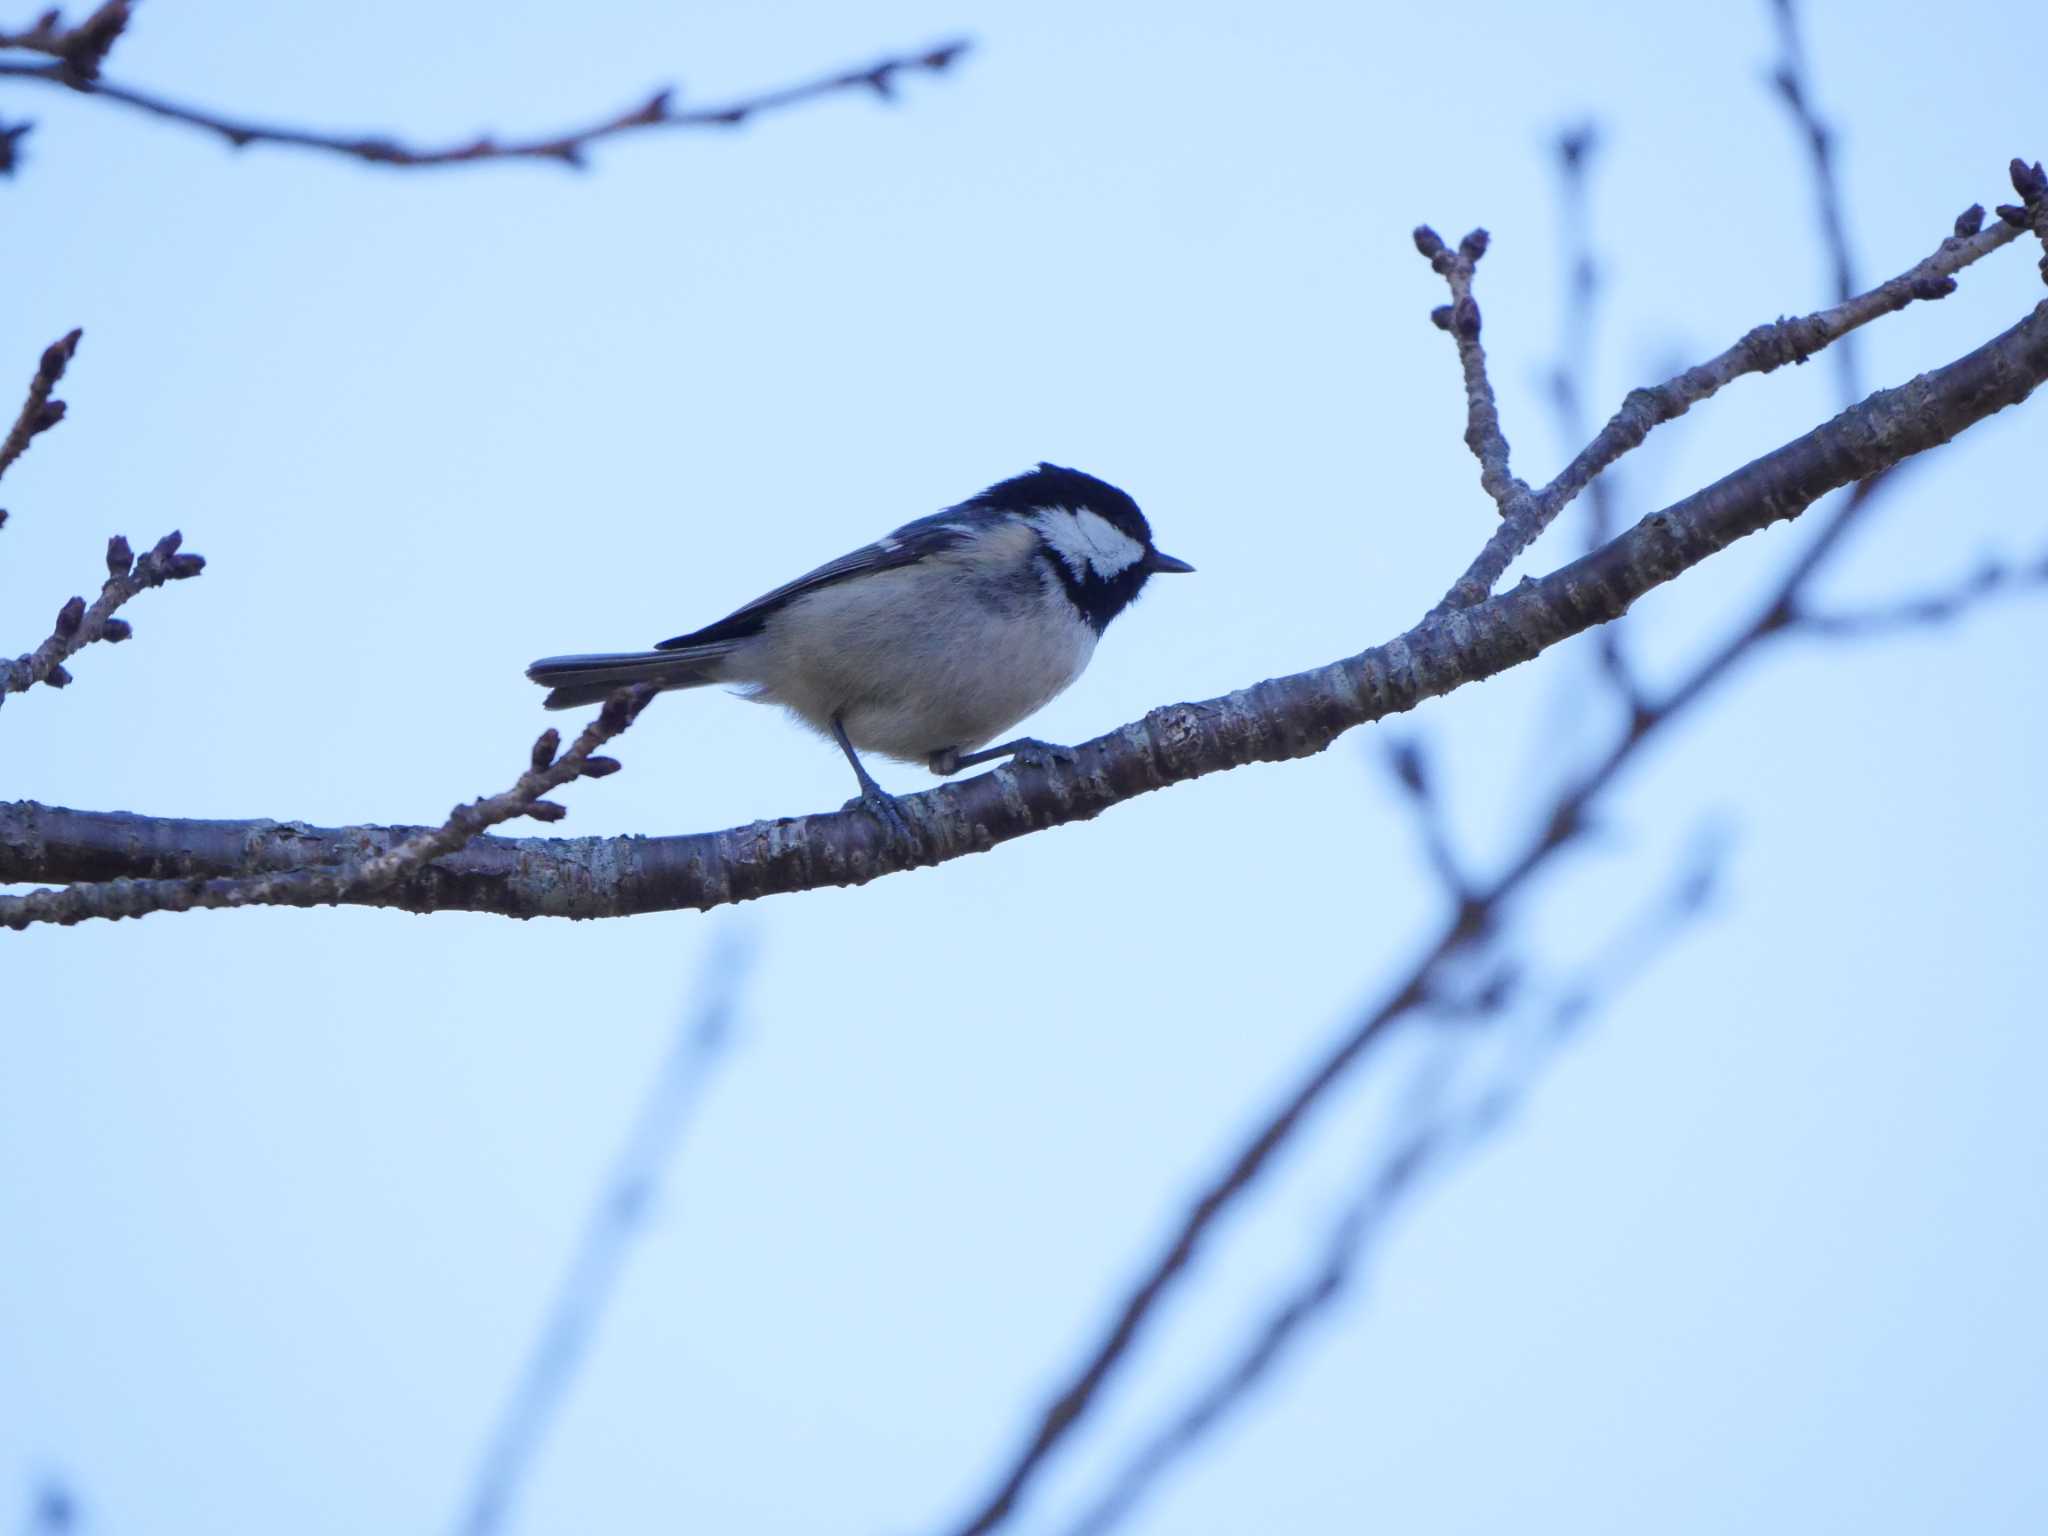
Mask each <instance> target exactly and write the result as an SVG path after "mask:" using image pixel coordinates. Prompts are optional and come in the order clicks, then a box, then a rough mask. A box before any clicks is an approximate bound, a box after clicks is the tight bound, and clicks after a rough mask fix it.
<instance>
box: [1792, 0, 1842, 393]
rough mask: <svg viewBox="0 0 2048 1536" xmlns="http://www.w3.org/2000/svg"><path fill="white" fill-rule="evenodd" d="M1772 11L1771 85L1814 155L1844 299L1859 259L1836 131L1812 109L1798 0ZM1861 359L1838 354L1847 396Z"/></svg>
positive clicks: (1830, 253) (1818, 200) (1831, 257)
mask: <svg viewBox="0 0 2048 1536" xmlns="http://www.w3.org/2000/svg"><path fill="white" fill-rule="evenodd" d="M1771 12H1772V14H1773V15H1774V16H1776V17H1777V22H1778V64H1777V67H1776V68H1775V69H1774V70H1772V72H1771V84H1772V85H1773V86H1775V87H1776V88H1777V92H1778V96H1779V99H1781V100H1782V101H1783V102H1784V103H1785V107H1786V110H1787V111H1789V112H1790V113H1791V114H1792V119H1793V122H1794V123H1795V124H1797V126H1798V128H1799V131H1800V134H1801V136H1802V137H1803V138H1804V139H1805V140H1806V147H1807V152H1808V154H1809V155H1810V156H1811V157H1812V160H1813V183H1814V187H1813V194H1814V204H1815V207H1816V210H1817V212H1818V214H1819V219H1820V234H1821V247H1822V249H1823V250H1825V251H1826V252H1827V257H1828V267H1829V276H1830V277H1831V279H1832V282H1831V284H1830V286H1831V288H1832V289H1833V291H1834V294H1835V297H1836V298H1837V299H1838V300H1840V299H1846V298H1848V297H1849V295H1850V294H1852V293H1854V292H1855V291H1856V264H1855V262H1854V260H1853V259H1852V258H1851V257H1850V254H1849V231H1848V228H1847V226H1846V225H1845V224H1844V223H1843V222H1842V189H1841V182H1840V176H1839V174H1838V172H1837V171H1836V168H1835V135H1834V130H1833V129H1832V128H1830V127H1829V126H1828V124H1827V123H1825V122H1824V121H1822V120H1821V118H1820V116H1819V115H1818V114H1817V113H1816V112H1815V111H1814V108H1813V82H1812V81H1811V79H1809V78H1808V75H1807V67H1806V49H1805V47H1804V45H1803V44H1802V43H1801V41H1800V36H1799V7H1798V5H1797V4H1796V3H1795V0H1771ZM1860 361H1861V359H1859V358H1858V356H1857V354H1856V349H1855V348H1854V347H1853V346H1851V347H1843V348H1841V349H1840V350H1838V351H1837V352H1836V353H1835V365H1836V367H1837V368H1839V369H1840V370H1841V375H1842V398H1843V399H1845V400H1854V399H1856V398H1858V397H1859V396H1861V395H1862V393H1863V382H1862V380H1863V371H1862V369H1861V367H1860V366H1859V364H1860Z"/></svg>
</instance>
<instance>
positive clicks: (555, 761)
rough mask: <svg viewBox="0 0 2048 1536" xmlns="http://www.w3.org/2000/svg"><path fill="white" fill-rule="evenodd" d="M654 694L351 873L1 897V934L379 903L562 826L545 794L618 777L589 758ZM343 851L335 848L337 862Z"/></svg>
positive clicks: (543, 743)
mask: <svg viewBox="0 0 2048 1536" xmlns="http://www.w3.org/2000/svg"><path fill="white" fill-rule="evenodd" d="M653 697H654V690H653V689H651V688H648V687H645V686H642V687H638V688H621V689H620V690H619V691H618V692H616V693H614V694H613V695H612V696H611V697H610V698H608V699H606V700H605V702H604V708H603V709H601V710H599V711H598V714H597V717H596V718H595V719H594V720H592V721H591V722H590V724H588V725H586V726H585V727H584V728H583V731H582V734H581V735H579V736H578V737H577V738H576V740H575V742H574V743H573V744H572V745H571V746H570V748H569V750H568V751H567V752H563V753H562V754H561V755H560V756H559V757H558V756H556V751H557V749H558V748H559V747H560V746H561V744H562V738H561V734H560V732H558V731H554V730H547V731H543V732H541V734H540V737H539V739H538V740H536V741H535V742H534V744H533V751H532V754H531V760H530V766H529V767H528V768H527V771H526V772H524V773H522V774H521V775H520V776H519V777H518V779H517V780H516V781H514V783H513V785H512V787H511V788H510V789H508V790H506V791H504V792H503V793H502V794H497V795H492V796H490V797H489V798H487V799H482V800H473V801H471V802H470V803H469V804H468V805H458V806H457V807H455V809H454V810H453V811H451V812H449V813H448V819H447V820H446V821H445V822H443V823H442V824H441V825H440V826H438V827H427V828H421V829H419V830H417V831H415V832H413V833H411V834H410V835H409V836H407V837H405V838H404V839H402V840H400V841H398V842H396V843H394V844H392V845H391V846H389V847H384V848H380V849H377V850H376V851H374V852H371V853H369V854H368V855H367V856H366V857H365V856H359V857H358V858H357V859H356V860H355V861H353V862H352V863H350V864H349V865H347V866H346V867H333V866H330V867H327V868H316V869H308V868H293V869H286V870H281V871H278V872H276V873H273V874H262V875H254V876H249V877H245V878H241V879H210V880H209V879H204V878H186V879H153V880H129V879H116V880H110V881H106V882H104V883H98V884H81V885H73V886H71V887H69V888H67V889H65V890H61V891H31V892H30V893H29V894H28V895H26V896H0V928H26V927H28V926H29V925H30V924H31V923H57V924H60V925H69V924H72V923H78V922H83V921H85V920H86V919H88V918H94V917H105V918H120V917H142V916H144V915H146V914H148V913H151V912H191V911H197V910H199V909H201V908H208V907H247V906H290V907H310V906H321V905H333V904H336V903H340V902H358V903H361V902H372V901H374V900H375V898H376V896H377V893H379V892H380V891H383V890H385V889H386V888H388V887H390V886H392V885H394V884H397V883H398V882H401V881H403V880H405V879H406V878H407V877H408V876H413V875H418V874H420V873H422V872H423V871H425V870H426V869H427V867H428V866H429V865H430V864H431V863H432V861H433V860H435V859H438V858H442V857H444V856H446V855H448V854H451V853H454V852H456V851H457V850H459V849H461V848H462V847H464V846H465V845H467V844H468V843H470V842H471V841H473V840H474V839H475V838H476V837H477V835H478V834H479V833H481V832H483V831H484V830H485V829H486V828H488V827H495V826H497V825H499V824H500V823H502V822H507V821H510V820H512V819H513V818H514V817H516V816H531V817H532V818H533V819H534V820H535V821H560V820H561V819H562V818H563V817H564V816H566V815H567V814H568V812H567V811H566V810H564V809H563V807H561V806H560V805H558V804H556V803H555V802H554V801H552V800H546V799H543V798H542V796H544V795H546V794H547V793H548V792H549V791H551V790H555V789H559V788H561V787H562V786H563V785H564V784H569V783H573V782H574V781H575V780H577V779H601V778H604V777H606V776H607V775H609V774H614V773H617V772H618V771H619V763H618V760H617V759H616V758H610V757H594V756H592V755H591V754H592V753H594V752H595V751H596V750H597V749H598V748H599V747H601V746H603V745H604V744H605V743H606V742H607V741H609V740H611V739H612V737H614V736H616V735H618V734H619V733H620V732H621V731H623V730H625V729H626V727H627V726H629V725H631V724H632V723H633V721H634V720H635V719H636V718H637V717H638V716H639V714H640V711H641V710H642V709H644V708H646V707H647V701H648V700H649V699H651V698H653ZM340 852H341V850H339V849H337V850H334V854H335V856H336V857H337V858H338V857H339V856H340Z"/></svg>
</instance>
